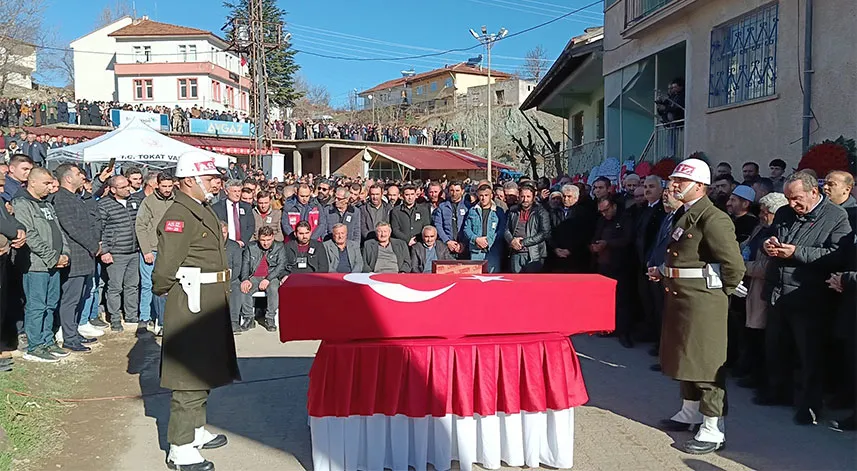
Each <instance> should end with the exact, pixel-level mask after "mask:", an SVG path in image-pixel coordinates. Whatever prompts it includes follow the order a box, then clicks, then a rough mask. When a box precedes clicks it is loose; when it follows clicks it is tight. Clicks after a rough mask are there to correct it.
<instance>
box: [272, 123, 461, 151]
mask: <svg viewBox="0 0 857 471" xmlns="http://www.w3.org/2000/svg"><path fill="white" fill-rule="evenodd" d="M269 128H270V129H269V130H268V132H269V133H273V137H276V138H278V139H288V140H291V139H294V140H304V139H347V140H352V141H370V142H391V143H396V144H410V145H434V146H453V147H459V146H461V147H466V146H467V132H466V131H465V130H464V129H461V130H452V129H447V128H446V127H444V128H443V129H440V128H433V127H428V126H395V125H378V124H365V123H364V124H360V123H334V122H332V121H328V120H309V119H308V120H285V121H281V120H276V121H274V122H273V124H270V125H269Z"/></svg>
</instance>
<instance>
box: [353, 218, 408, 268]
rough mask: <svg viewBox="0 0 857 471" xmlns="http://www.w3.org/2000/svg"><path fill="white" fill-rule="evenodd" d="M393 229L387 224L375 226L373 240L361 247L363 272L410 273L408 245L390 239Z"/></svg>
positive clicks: (401, 241) (381, 223)
mask: <svg viewBox="0 0 857 471" xmlns="http://www.w3.org/2000/svg"><path fill="white" fill-rule="evenodd" d="M392 234H393V229H392V227H390V223H388V222H383V221H382V222H379V223H378V224H376V225H375V240H367V241H366V243H365V244H364V245H363V262H364V270H366V271H369V272H372V273H410V272H411V257H410V255H409V254H408V244H407V243H405V241H403V240H399V239H391V238H390V236H391V235H392Z"/></svg>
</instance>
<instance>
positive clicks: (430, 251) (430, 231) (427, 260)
mask: <svg viewBox="0 0 857 471" xmlns="http://www.w3.org/2000/svg"><path fill="white" fill-rule="evenodd" d="M422 236H423V237H422V242H418V243H416V244H414V245H413V247H411V272H412V273H431V269H432V262H433V261H435V260H452V255H451V254H450V253H449V249H448V248H447V247H446V245H445V244H438V243H437V229H436V228H435V227H434V226H426V227H424V228H423V231H422Z"/></svg>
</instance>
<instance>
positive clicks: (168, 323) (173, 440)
mask: <svg viewBox="0 0 857 471" xmlns="http://www.w3.org/2000/svg"><path fill="white" fill-rule="evenodd" d="M216 175H219V172H218V170H217V168H216V167H215V166H214V160H213V159H212V158H211V157H210V156H209V155H206V154H203V153H200V152H198V151H191V152H188V153H186V154H183V155H181V156H180V157H179V160H178V165H177V166H176V178H177V179H178V183H179V186H178V192H176V194H175V199H174V201H173V204H172V206H170V207H169V208H168V209H167V211H166V213H164V217H163V219H162V220H161V222H160V223H159V225H158V230H157V232H158V258H157V260H155V268H154V269H153V271H152V292H154V294H155V295H157V296H163V295H168V296H167V303H166V307H165V309H164V330H163V335H164V338H163V344H162V350H161V351H162V358H161V387H164V388H167V389H171V390H172V391H173V393H172V399H171V401H170V419H169V424H168V426H167V441H168V442H169V444H170V452H169V455H168V456H167V466H168V467H169V468H170V469H178V470H180V471H212V470H213V469H214V464H213V463H212V462H210V461H207V460H205V459H204V458H203V457H202V455H201V454H200V452H199V450H200V449H210V448H218V447H221V446H223V445H226V437H225V436H224V435H214V434H212V433H210V432H209V431H208V430H206V429H205V422H206V413H205V411H206V403H207V402H208V393H209V391H210V390H211V389H213V388H216V387H219V386H224V385H227V384H229V383H231V382H232V381H234V380H238V379H240V374H239V373H238V363H237V358H236V355H235V341H234V340H233V337H232V325H231V322H230V318H229V301H228V293H229V283H230V274H229V270H228V269H227V267H228V265H227V260H226V252H225V249H224V240H223V234H222V231H221V228H220V222H218V219H217V216H215V215H214V211H212V209H211V206H210V205H209V201H210V200H211V198H212V196H213V195H212V194H211V188H212V186H211V180H212V179H213V178H214V176H216Z"/></svg>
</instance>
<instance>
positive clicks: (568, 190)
mask: <svg viewBox="0 0 857 471" xmlns="http://www.w3.org/2000/svg"><path fill="white" fill-rule="evenodd" d="M560 191H561V192H562V206H561V207H559V208H557V209H556V210H554V211H553V213H552V214H551V227H552V230H551V239H550V241H551V243H550V247H551V254H549V255H550V257H549V258H548V262H549V264H550V269H551V271H553V272H557V273H591V272H592V257H591V254H590V252H589V244H590V243H591V242H592V234H593V232H594V231H595V221H596V220H597V217H598V213H597V212H596V211H595V210H594V209H593V208H592V205H591V204H586V203H584V202H583V200H582V196H581V194H580V188H578V187H577V186H575V185H563V187H562V188H561V189H560Z"/></svg>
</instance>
